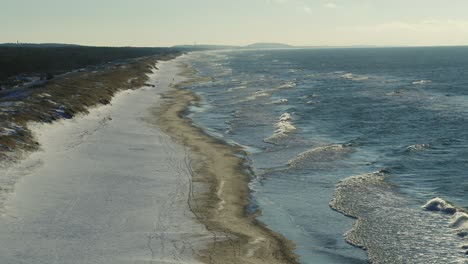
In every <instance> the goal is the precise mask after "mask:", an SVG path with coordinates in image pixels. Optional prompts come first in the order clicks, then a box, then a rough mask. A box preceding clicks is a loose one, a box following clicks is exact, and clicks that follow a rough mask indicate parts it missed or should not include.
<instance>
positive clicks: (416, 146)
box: [406, 144, 431, 152]
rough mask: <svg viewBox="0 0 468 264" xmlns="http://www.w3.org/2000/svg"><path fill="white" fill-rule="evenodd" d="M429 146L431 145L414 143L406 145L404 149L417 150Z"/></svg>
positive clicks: (408, 150)
mask: <svg viewBox="0 0 468 264" xmlns="http://www.w3.org/2000/svg"><path fill="white" fill-rule="evenodd" d="M430 147H431V145H429V144H414V145H409V146H408V147H406V151H407V152H418V151H422V150H426V149H429V148H430Z"/></svg>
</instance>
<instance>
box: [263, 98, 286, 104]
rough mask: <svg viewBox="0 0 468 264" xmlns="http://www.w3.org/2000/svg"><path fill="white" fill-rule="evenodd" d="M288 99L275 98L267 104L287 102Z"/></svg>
mask: <svg viewBox="0 0 468 264" xmlns="http://www.w3.org/2000/svg"><path fill="white" fill-rule="evenodd" d="M288 102H289V101H288V99H284V98H283V99H279V100H275V101H272V102H269V103H268V104H277V105H278V104H288Z"/></svg>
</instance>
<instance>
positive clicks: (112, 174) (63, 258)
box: [0, 61, 212, 264]
mask: <svg viewBox="0 0 468 264" xmlns="http://www.w3.org/2000/svg"><path fill="white" fill-rule="evenodd" d="M176 63H177V61H170V62H161V63H158V64H157V68H159V70H156V69H155V68H153V70H152V73H151V74H148V76H147V81H148V82H149V83H150V84H151V85H145V86H142V87H141V88H139V89H133V90H126V91H120V92H118V93H116V94H115V96H113V97H112V99H111V103H109V104H106V105H100V106H97V107H92V108H89V109H88V113H86V114H79V115H76V116H75V117H74V118H71V119H61V120H59V121H56V122H52V123H46V122H42V123H29V125H30V127H29V129H30V130H31V132H32V134H33V135H34V139H35V140H36V141H37V142H39V143H40V149H39V150H38V151H34V152H31V153H30V154H29V155H28V156H27V157H25V158H24V159H22V160H20V161H18V162H17V163H15V164H13V165H12V166H11V167H9V168H8V169H7V170H6V171H3V169H2V175H5V176H7V175H8V177H13V179H16V181H14V182H15V184H14V185H13V186H12V191H11V195H7V196H5V197H2V199H3V198H7V199H4V200H2V201H4V202H5V210H4V211H2V210H0V212H2V214H1V215H0V233H2V237H3V238H2V239H1V240H0V262H1V263H19V262H21V263H29V262H31V261H32V260H33V262H35V263H64V264H65V263H67V264H78V263H116V264H127V263H149V262H151V263H154V262H157V263H159V262H161V263H162V262H164V263H191V264H194V263H200V262H199V261H196V256H197V252H199V251H200V250H201V249H203V248H205V245H207V244H208V243H209V242H210V241H211V240H212V235H211V234H210V232H208V231H207V230H206V228H205V226H204V225H203V224H201V223H200V222H198V221H197V220H196V219H195V216H194V214H193V213H192V211H191V210H190V208H189V206H188V204H187V199H188V197H189V196H190V188H189V186H190V184H191V180H190V179H191V177H190V176H191V174H190V167H189V166H187V162H188V160H189V159H188V157H187V152H186V149H185V148H184V147H183V146H182V145H180V144H177V143H176V142H174V141H173V140H171V138H170V137H169V136H168V135H167V134H165V133H164V132H163V131H161V129H160V128H159V127H158V126H155V125H154V122H152V121H153V117H152V111H151V110H152V109H153V108H154V107H155V106H157V105H160V104H161V103H162V98H161V93H163V92H164V91H167V90H168V89H169V86H170V83H171V82H172V81H173V78H174V77H175V78H177V76H176V75H177V73H178V68H177V67H176ZM3 172H4V173H3ZM4 181H5V179H3V178H2V179H1V181H0V185H1V186H0V187H2V188H3V187H4V185H3V183H4ZM2 190H3V189H2Z"/></svg>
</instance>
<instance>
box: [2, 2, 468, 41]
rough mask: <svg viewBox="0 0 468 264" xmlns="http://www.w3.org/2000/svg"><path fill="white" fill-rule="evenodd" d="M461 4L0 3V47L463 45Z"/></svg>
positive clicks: (465, 23)
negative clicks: (15, 44)
mask: <svg viewBox="0 0 468 264" xmlns="http://www.w3.org/2000/svg"><path fill="white" fill-rule="evenodd" d="M467 11H468V0H0V43H2V42H16V41H19V42H22V43H74V44H82V45H96V46H147V47H148V46H151V47H152V46H172V45H179V44H220V45H248V44H251V43H255V42H280V43H287V44H291V45H301V46H305V45H307V46H348V45H377V46H388V45H389V46H441V45H443V46H450V45H468V16H467V15H466V12H467Z"/></svg>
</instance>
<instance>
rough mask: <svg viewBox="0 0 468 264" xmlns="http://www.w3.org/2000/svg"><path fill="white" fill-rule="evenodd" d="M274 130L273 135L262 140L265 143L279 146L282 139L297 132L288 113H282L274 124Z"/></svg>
mask: <svg viewBox="0 0 468 264" xmlns="http://www.w3.org/2000/svg"><path fill="white" fill-rule="evenodd" d="M275 127H276V130H275V132H273V135H271V136H270V137H268V138H266V139H264V141H265V142H267V143H272V144H279V143H280V141H281V140H282V139H284V138H285V137H287V136H288V135H289V134H290V133H292V132H294V131H296V130H297V128H296V127H295V126H294V125H293V123H292V116H291V114H289V113H284V114H282V115H281V116H280V117H279V120H278V122H277V123H276V124H275Z"/></svg>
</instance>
